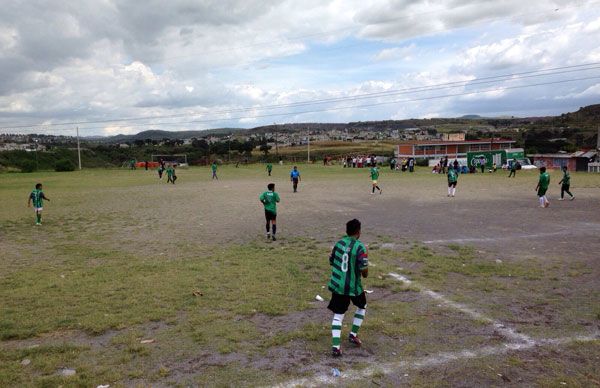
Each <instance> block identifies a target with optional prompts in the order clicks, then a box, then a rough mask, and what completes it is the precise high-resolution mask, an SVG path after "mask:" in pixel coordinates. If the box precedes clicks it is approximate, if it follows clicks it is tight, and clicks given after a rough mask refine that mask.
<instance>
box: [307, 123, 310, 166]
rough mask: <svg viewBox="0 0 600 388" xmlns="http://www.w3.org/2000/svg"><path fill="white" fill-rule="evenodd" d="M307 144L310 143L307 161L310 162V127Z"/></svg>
mask: <svg viewBox="0 0 600 388" xmlns="http://www.w3.org/2000/svg"><path fill="white" fill-rule="evenodd" d="M306 140H307V144H308V156H307V162H308V163H310V129H309V130H308V136H306Z"/></svg>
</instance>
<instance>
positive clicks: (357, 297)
mask: <svg viewBox="0 0 600 388" xmlns="http://www.w3.org/2000/svg"><path fill="white" fill-rule="evenodd" d="M359 238H360V221H359V220H357V219H353V220H351V221H348V223H347V224H346V236H345V237H344V238H342V239H341V240H340V241H338V242H337V243H336V244H335V246H334V247H333V250H332V251H331V256H329V264H330V265H331V279H330V280H329V284H328V285H327V286H328V288H329V290H330V291H331V300H330V301H329V305H328V306H327V308H328V309H329V310H331V311H332V312H333V321H332V322H331V336H332V355H333V356H334V357H339V356H341V355H342V351H341V349H340V347H341V339H340V338H341V336H342V321H343V320H344V314H345V313H346V311H348V306H350V302H352V304H354V305H355V306H356V313H355V314H354V321H353V322H352V329H351V330H350V335H349V337H348V340H349V341H350V343H352V344H354V345H356V346H360V345H361V344H362V342H361V341H360V339H359V338H358V335H357V334H358V330H359V329H360V325H361V324H362V321H363V319H364V318H365V313H366V311H367V310H366V308H367V297H366V296H365V292H364V290H363V287H362V284H361V277H365V278H366V277H367V276H368V275H369V260H368V251H367V248H366V247H365V245H363V243H362V242H360V241H359Z"/></svg>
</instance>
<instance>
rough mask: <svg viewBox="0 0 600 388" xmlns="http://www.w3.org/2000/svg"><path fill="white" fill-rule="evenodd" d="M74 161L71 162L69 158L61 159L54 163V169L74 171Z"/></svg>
mask: <svg viewBox="0 0 600 388" xmlns="http://www.w3.org/2000/svg"><path fill="white" fill-rule="evenodd" d="M74 170H75V163H73V162H71V161H70V160H69V159H61V160H59V161H57V162H56V164H55V165H54V171H59V172H60V171H74Z"/></svg>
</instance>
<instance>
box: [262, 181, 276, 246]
mask: <svg viewBox="0 0 600 388" xmlns="http://www.w3.org/2000/svg"><path fill="white" fill-rule="evenodd" d="M267 190H268V191H265V192H264V193H262V194H261V195H260V197H258V199H259V201H260V202H261V203H262V204H263V205H264V206H265V219H266V220H267V239H269V238H271V232H270V231H269V229H270V226H271V225H273V241H276V240H277V239H276V238H275V234H276V233H277V202H279V194H277V193H276V192H275V183H269V184H268V185H267Z"/></svg>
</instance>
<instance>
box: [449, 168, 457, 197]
mask: <svg viewBox="0 0 600 388" xmlns="http://www.w3.org/2000/svg"><path fill="white" fill-rule="evenodd" d="M457 183H458V174H457V173H456V170H455V169H454V168H452V167H450V168H449V169H448V197H454V194H455V193H456V184H457Z"/></svg>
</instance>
